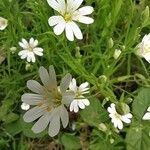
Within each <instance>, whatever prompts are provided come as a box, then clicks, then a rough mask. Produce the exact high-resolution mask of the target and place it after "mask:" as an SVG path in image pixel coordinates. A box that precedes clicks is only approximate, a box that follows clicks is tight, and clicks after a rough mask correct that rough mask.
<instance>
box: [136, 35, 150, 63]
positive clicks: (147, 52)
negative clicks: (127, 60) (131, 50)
mask: <svg viewBox="0 0 150 150" xmlns="http://www.w3.org/2000/svg"><path fill="white" fill-rule="evenodd" d="M136 54H137V55H139V56H140V57H144V58H145V59H146V60H147V61H148V62H149V63H150V33H149V34H148V35H145V36H144V38H143V39H142V42H141V43H140V44H139V45H138V46H137V51H136Z"/></svg>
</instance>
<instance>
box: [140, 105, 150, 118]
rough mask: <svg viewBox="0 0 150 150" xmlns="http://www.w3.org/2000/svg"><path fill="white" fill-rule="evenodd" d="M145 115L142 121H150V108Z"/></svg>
mask: <svg viewBox="0 0 150 150" xmlns="http://www.w3.org/2000/svg"><path fill="white" fill-rule="evenodd" d="M147 111H148V112H147V113H145V115H144V116H143V118H142V119H143V120H150V106H149V107H148V109H147Z"/></svg>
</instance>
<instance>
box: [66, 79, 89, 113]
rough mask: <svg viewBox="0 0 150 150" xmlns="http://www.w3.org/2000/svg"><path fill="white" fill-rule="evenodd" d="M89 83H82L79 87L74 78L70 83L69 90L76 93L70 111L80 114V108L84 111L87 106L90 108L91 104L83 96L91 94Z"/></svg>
mask: <svg viewBox="0 0 150 150" xmlns="http://www.w3.org/2000/svg"><path fill="white" fill-rule="evenodd" d="M88 85H89V83H88V82H85V83H82V84H81V85H80V86H79V87H78V86H77V84H76V80H75V79H74V78H73V79H72V81H71V82H70V85H69V89H70V90H71V91H74V93H75V98H74V100H73V101H72V102H71V104H70V111H74V112H78V111H79V108H81V109H84V108H85V106H89V105H90V102H89V100H88V99H86V98H85V97H84V96H83V95H84V94H87V93H89V88H88Z"/></svg>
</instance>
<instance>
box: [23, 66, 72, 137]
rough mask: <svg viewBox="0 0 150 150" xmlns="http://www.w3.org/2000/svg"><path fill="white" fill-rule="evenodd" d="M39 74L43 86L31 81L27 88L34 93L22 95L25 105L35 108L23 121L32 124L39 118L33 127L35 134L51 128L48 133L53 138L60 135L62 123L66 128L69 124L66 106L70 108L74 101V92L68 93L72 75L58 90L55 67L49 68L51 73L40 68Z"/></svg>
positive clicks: (26, 114)
mask: <svg viewBox="0 0 150 150" xmlns="http://www.w3.org/2000/svg"><path fill="white" fill-rule="evenodd" d="M39 74H40V78H41V81H42V83H43V85H41V84H40V83H38V82H37V81H35V80H29V81H28V82H27V87H28V88H29V89H30V90H31V91H33V92H34V93H25V94H24V95H22V101H23V102H24V103H26V104H29V105H32V106H34V107H33V108H31V109H30V110H28V111H27V112H26V113H25V114H24V116H23V119H24V121H25V122H32V121H35V120H37V119H38V118H39V119H38V120H37V122H36V123H35V124H34V125H33V127H32V130H33V132H34V133H40V132H42V131H43V130H45V129H46V127H47V126H49V129H48V133H49V135H50V136H51V137H53V136H55V135H57V134H58V133H59V130H60V124H61V122H62V125H63V127H64V128H66V127H67V125H68V122H69V115H68V111H67V110H66V107H65V105H66V106H68V105H69V104H70V103H71V101H72V100H73V99H74V92H72V91H67V89H68V87H69V84H70V81H71V75H70V74H67V75H66V76H65V77H64V78H63V79H62V80H61V83H60V87H59V88H58V87H57V81H56V74H55V70H54V68H53V66H50V67H49V72H48V71H47V70H46V69H45V68H44V67H40V69H39Z"/></svg>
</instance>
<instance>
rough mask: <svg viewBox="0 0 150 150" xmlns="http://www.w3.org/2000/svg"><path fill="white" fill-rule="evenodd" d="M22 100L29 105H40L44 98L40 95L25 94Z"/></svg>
mask: <svg viewBox="0 0 150 150" xmlns="http://www.w3.org/2000/svg"><path fill="white" fill-rule="evenodd" d="M21 100H22V101H23V102H24V103H26V104H29V105H38V104H39V103H42V102H43V96H42V95H39V94H31V93H25V94H23V95H22V97H21Z"/></svg>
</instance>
